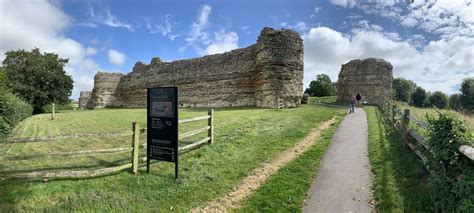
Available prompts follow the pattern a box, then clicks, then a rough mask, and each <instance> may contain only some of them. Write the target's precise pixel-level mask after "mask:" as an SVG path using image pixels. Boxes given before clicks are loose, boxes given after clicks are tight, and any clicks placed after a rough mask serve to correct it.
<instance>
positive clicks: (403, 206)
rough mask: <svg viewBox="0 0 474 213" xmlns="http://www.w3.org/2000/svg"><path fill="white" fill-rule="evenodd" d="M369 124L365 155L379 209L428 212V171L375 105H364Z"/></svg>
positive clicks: (382, 210) (429, 203)
mask: <svg viewBox="0 0 474 213" xmlns="http://www.w3.org/2000/svg"><path fill="white" fill-rule="evenodd" d="M364 109H365V111H366V112H367V121H368V126H369V159H370V163H371V165H372V171H373V173H374V175H375V179H374V188H375V198H376V200H377V208H378V209H379V210H380V211H381V212H431V209H430V207H431V202H430V188H429V184H428V181H427V178H428V174H427V172H426V171H425V170H424V168H423V164H422V163H421V162H420V160H419V159H418V158H417V156H416V155H415V154H414V153H413V152H412V151H411V150H410V149H408V148H406V147H404V145H403V144H404V142H403V138H402V136H401V135H399V134H398V132H397V131H396V130H395V129H394V128H393V127H392V126H391V125H390V124H389V123H387V122H386V121H385V120H384V116H383V115H381V114H380V112H379V111H378V110H377V109H376V108H375V107H364Z"/></svg>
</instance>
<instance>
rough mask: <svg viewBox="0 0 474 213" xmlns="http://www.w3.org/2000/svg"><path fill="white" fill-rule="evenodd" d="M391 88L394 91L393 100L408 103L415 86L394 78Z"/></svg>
mask: <svg viewBox="0 0 474 213" xmlns="http://www.w3.org/2000/svg"><path fill="white" fill-rule="evenodd" d="M392 88H393V90H394V96H395V97H394V98H395V100H397V101H403V102H409V101H410V96H411V94H412V93H413V91H414V90H415V88H416V84H415V83H414V82H413V81H410V80H407V79H404V78H395V79H393V83H392Z"/></svg>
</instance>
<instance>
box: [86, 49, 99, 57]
mask: <svg viewBox="0 0 474 213" xmlns="http://www.w3.org/2000/svg"><path fill="white" fill-rule="evenodd" d="M95 54H97V49H96V48H93V47H88V48H87V49H86V55H88V56H91V55H95Z"/></svg>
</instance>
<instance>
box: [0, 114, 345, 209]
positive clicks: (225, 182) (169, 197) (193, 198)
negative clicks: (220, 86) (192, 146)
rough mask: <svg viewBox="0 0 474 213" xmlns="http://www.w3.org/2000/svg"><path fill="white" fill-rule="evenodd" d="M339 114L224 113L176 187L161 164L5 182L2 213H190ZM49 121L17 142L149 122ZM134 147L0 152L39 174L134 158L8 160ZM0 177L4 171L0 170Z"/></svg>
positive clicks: (23, 129) (107, 117)
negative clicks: (82, 175) (65, 177)
mask: <svg viewBox="0 0 474 213" xmlns="http://www.w3.org/2000/svg"><path fill="white" fill-rule="evenodd" d="M337 111H338V109H335V108H330V107H323V106H314V105H304V106H301V107H299V108H294V109H282V110H278V111H277V110H271V109H249V108H242V109H218V110H216V112H215V115H216V118H215V126H216V129H215V138H216V141H215V143H213V144H212V145H209V146H204V147H202V148H201V149H199V150H195V151H193V152H190V153H186V154H184V155H182V156H180V178H179V179H178V180H177V181H175V180H174V178H173V176H174V174H173V173H174V165H173V164H170V163H164V162H160V163H158V164H155V165H153V166H152V171H151V174H150V175H146V174H145V173H144V168H141V169H140V172H141V173H140V175H138V176H135V175H133V174H130V173H128V172H122V173H119V174H116V175H111V176H106V177H101V178H93V179H79V180H58V181H49V182H44V183H43V182H37V181H33V182H25V181H18V180H12V181H6V180H4V181H0V211H7V212H8V211H48V210H54V211H113V210H117V209H121V210H128V211H158V212H167V211H179V212H182V211H188V210H189V209H190V208H193V207H196V206H198V205H200V204H202V203H205V202H207V201H209V200H212V199H214V198H215V197H217V196H219V195H221V194H223V193H228V192H229V191H231V190H232V187H234V186H235V185H236V184H237V183H238V182H239V181H240V180H241V179H243V178H244V177H246V176H247V175H248V174H249V172H251V171H252V170H253V169H255V168H256V167H258V166H259V165H261V163H262V162H264V161H270V160H272V159H274V158H276V157H277V156H279V154H280V153H281V152H283V151H284V150H286V149H288V148H290V147H293V146H294V144H296V143H297V142H298V141H299V140H300V139H302V138H303V137H304V136H305V135H306V134H307V133H308V132H309V130H310V129H311V128H313V127H315V126H317V125H318V124H319V123H322V122H324V121H326V120H328V119H330V118H331V117H332V116H333V115H334V114H335V113H336V112H337ZM205 113H206V110H204V109H183V110H180V115H182V118H184V117H194V116H197V115H202V114H205ZM43 117H44V116H43V115H38V116H33V117H32V118H29V119H26V121H25V122H24V123H23V125H22V126H20V127H19V128H18V130H19V131H18V132H17V134H18V136H19V137H25V136H26V137H28V136H40V135H57V134H74V133H81V132H106V131H129V130H130V123H131V121H134V120H136V121H138V122H139V123H140V124H141V126H144V122H145V110H143V109H130V110H126V109H105V110H97V111H78V110H76V111H74V112H70V113H61V114H60V116H58V120H54V121H51V120H48V119H47V118H43ZM50 130H51V131H50ZM115 146H130V137H124V138H122V137H114V138H100V139H98V138H80V139H73V140H60V141H47V142H31V143H9V142H4V143H3V144H2V145H1V146H0V153H2V155H1V156H0V166H1V168H2V169H4V170H9V171H15V170H21V169H25V170H37V169H51V167H55V168H64V169H66V168H71V167H73V166H75V167H86V166H87V165H92V166H108V164H110V163H112V161H113V160H114V159H115V158H117V159H115V160H119V159H124V160H127V159H128V160H129V159H130V154H129V153H125V154H123V155H118V156H111V155H102V156H94V157H82V158H74V159H72V158H67V157H61V158H59V157H53V158H51V157H45V158H38V159H34V160H29V161H27V160H24V161H18V160H8V159H10V157H15V156H22V155H29V154H38V153H44V152H49V151H73V150H77V149H86V148H87V149H89V148H93V149H95V148H109V147H115ZM0 172H1V171H0Z"/></svg>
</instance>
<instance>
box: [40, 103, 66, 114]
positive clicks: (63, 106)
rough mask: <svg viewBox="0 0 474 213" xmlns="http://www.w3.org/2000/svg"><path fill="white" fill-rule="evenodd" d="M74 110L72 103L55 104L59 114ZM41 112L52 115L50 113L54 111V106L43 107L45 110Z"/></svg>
mask: <svg viewBox="0 0 474 213" xmlns="http://www.w3.org/2000/svg"><path fill="white" fill-rule="evenodd" d="M73 109H74V107H73V106H72V103H68V104H55V106H54V110H55V112H59V111H63V110H73ZM41 110H42V111H43V112H47V113H50V112H52V111H53V105H52V104H47V105H45V106H43V108H42V109H41Z"/></svg>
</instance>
